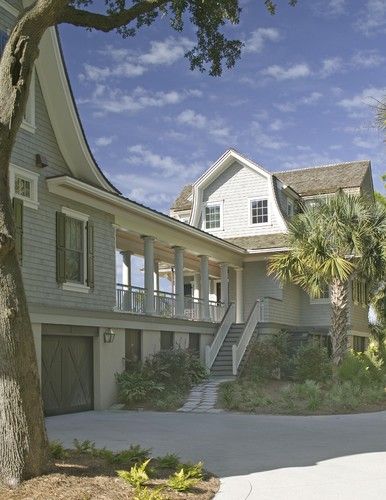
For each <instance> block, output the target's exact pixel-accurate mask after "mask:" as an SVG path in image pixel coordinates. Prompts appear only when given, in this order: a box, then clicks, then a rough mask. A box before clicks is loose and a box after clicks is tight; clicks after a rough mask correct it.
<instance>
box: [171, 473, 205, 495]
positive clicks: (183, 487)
mask: <svg viewBox="0 0 386 500" xmlns="http://www.w3.org/2000/svg"><path fill="white" fill-rule="evenodd" d="M199 481H200V480H199V479H197V478H195V477H191V476H190V474H189V472H185V471H184V469H181V470H180V471H179V472H175V473H174V474H173V475H172V476H171V477H170V478H169V479H168V481H167V483H166V484H167V485H168V486H169V487H170V488H172V489H173V490H176V491H180V492H182V491H188V490H190V488H192V487H193V486H195V485H196V484H197V483H199Z"/></svg>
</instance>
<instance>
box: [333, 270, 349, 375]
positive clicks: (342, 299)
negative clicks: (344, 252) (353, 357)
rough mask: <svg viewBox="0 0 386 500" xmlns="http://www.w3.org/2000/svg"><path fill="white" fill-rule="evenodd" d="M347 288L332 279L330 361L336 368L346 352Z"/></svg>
mask: <svg viewBox="0 0 386 500" xmlns="http://www.w3.org/2000/svg"><path fill="white" fill-rule="evenodd" d="M347 330H348V286H347V283H346V282H343V281H341V280H339V279H334V280H333V282H332V284H331V342H332V361H333V363H334V365H335V366H338V365H339V364H340V363H341V362H342V360H343V358H344V356H345V354H346V352H347Z"/></svg>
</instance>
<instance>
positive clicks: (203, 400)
mask: <svg viewBox="0 0 386 500" xmlns="http://www.w3.org/2000/svg"><path fill="white" fill-rule="evenodd" d="M227 380H231V379H229V378H210V379H208V380H205V381H204V382H202V384H199V385H196V386H195V387H193V389H192V390H191V391H190V393H189V396H188V399H187V400H186V403H185V404H184V406H182V407H181V408H180V409H179V410H177V411H182V412H185V413H186V412H191V411H192V412H196V413H221V412H222V411H223V410H221V409H219V408H215V406H216V403H217V392H218V386H219V385H220V384H221V383H222V382H226V381H227Z"/></svg>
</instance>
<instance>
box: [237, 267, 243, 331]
mask: <svg viewBox="0 0 386 500" xmlns="http://www.w3.org/2000/svg"><path fill="white" fill-rule="evenodd" d="M235 271H236V323H243V321H244V301H243V268H242V267H236V269H235Z"/></svg>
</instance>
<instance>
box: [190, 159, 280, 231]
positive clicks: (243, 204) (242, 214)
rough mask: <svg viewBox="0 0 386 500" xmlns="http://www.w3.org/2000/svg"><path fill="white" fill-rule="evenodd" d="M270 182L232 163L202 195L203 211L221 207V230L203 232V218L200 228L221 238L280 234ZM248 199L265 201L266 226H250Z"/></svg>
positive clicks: (276, 209)
mask: <svg viewBox="0 0 386 500" xmlns="http://www.w3.org/2000/svg"><path fill="white" fill-rule="evenodd" d="M270 182H271V179H270V178H269V179H267V178H266V177H263V176H262V175H260V174H258V173H257V172H255V171H253V170H252V169H251V168H249V167H246V166H242V165H241V164H240V163H238V162H234V163H233V164H232V165H231V166H229V167H228V168H227V169H226V170H225V171H224V172H222V173H221V174H219V176H218V177H216V179H214V180H213V182H212V183H211V184H210V185H209V186H207V187H206V188H205V189H204V191H203V207H204V206H205V203H207V202H219V203H222V204H223V228H222V229H221V230H219V229H212V230H209V229H208V230H207V229H205V225H204V221H203V219H202V214H201V218H200V222H199V227H200V228H202V229H204V230H205V231H207V232H209V233H211V234H214V235H215V236H218V237H220V238H233V237H237V236H252V235H258V234H270V233H275V232H282V231H283V230H284V226H283V221H282V218H281V216H280V213H279V210H278V207H277V205H276V202H275V200H274V199H272V196H271V194H270V193H271V188H270ZM251 198H252V199H253V198H268V203H269V223H268V224H255V225H251V224H250V207H249V205H250V199H251Z"/></svg>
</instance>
